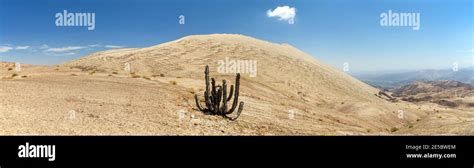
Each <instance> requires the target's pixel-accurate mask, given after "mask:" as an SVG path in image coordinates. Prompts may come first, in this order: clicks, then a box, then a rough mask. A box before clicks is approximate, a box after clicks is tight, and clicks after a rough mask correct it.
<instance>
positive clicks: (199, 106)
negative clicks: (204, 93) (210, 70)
mask: <svg viewBox="0 0 474 168" xmlns="http://www.w3.org/2000/svg"><path fill="white" fill-rule="evenodd" d="M194 100H196V106H197V107H198V109H199V111H206V110H205V109H203V108H202V106H201V103H199V96H198V95H197V94H195V95H194Z"/></svg>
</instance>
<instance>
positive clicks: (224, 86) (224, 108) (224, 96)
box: [221, 80, 227, 115]
mask: <svg viewBox="0 0 474 168" xmlns="http://www.w3.org/2000/svg"><path fill="white" fill-rule="evenodd" d="M226 112H227V84H226V81H225V80H223V81H222V109H221V114H222V115H225V113H226Z"/></svg>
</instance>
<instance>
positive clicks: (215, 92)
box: [194, 65, 244, 120]
mask: <svg viewBox="0 0 474 168" xmlns="http://www.w3.org/2000/svg"><path fill="white" fill-rule="evenodd" d="M204 80H205V83H206V90H205V91H204V101H205V105H206V107H205V108H204V107H203V106H201V103H200V102H199V96H198V95H197V94H196V95H194V99H195V101H196V106H197V108H198V109H199V110H200V111H202V112H204V113H209V114H213V115H221V116H223V117H225V118H228V119H230V120H236V119H237V118H239V116H240V114H241V113H242V110H243V108H244V102H240V104H239V108H238V110H237V113H236V116H235V117H231V116H229V114H232V113H233V112H234V111H235V108H236V107H237V103H238V102H239V86H240V73H237V76H236V78H235V91H234V86H233V85H231V86H230V90H229V92H227V82H226V80H222V86H221V85H217V86H216V81H215V79H214V78H211V82H210V84H209V66H208V65H206V68H205V70H204ZM209 85H211V86H209ZM234 92H235V93H234ZM227 94H229V95H227ZM232 96H234V100H233V102H232V106H230V107H231V108H230V109H228V106H227V102H229V101H231V100H232Z"/></svg>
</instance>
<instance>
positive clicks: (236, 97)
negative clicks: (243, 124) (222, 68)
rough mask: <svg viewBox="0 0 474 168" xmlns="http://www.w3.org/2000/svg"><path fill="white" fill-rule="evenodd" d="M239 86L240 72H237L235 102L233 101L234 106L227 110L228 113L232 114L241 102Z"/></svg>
mask: <svg viewBox="0 0 474 168" xmlns="http://www.w3.org/2000/svg"><path fill="white" fill-rule="evenodd" d="M239 86H240V73H237V77H236V78H235V94H234V95H235V96H234V102H233V103H232V108H230V110H229V111H227V112H226V114H231V113H232V112H234V110H235V108H236V107H237V103H238V102H239Z"/></svg>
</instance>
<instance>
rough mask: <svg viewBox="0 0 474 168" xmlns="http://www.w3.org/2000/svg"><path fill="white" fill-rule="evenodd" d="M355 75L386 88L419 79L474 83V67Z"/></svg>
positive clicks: (364, 80) (368, 82)
mask: <svg viewBox="0 0 474 168" xmlns="http://www.w3.org/2000/svg"><path fill="white" fill-rule="evenodd" d="M353 76H354V77H356V78H358V79H359V80H361V81H363V82H365V83H367V84H369V85H372V86H375V87H379V88H385V89H393V88H396V87H400V86H403V85H406V84H409V83H412V82H414V81H417V80H425V81H436V80H453V81H459V82H463V83H467V84H470V85H474V67H469V68H462V69H459V70H458V71H453V70H451V69H440V70H434V69H432V70H419V71H408V72H400V73H381V74H357V75H353Z"/></svg>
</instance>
